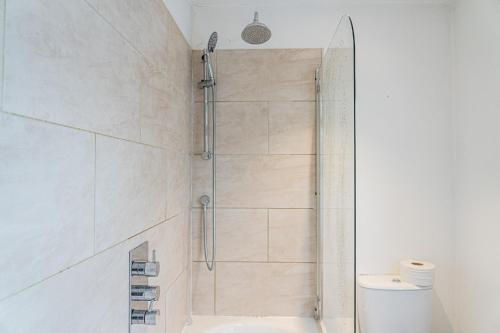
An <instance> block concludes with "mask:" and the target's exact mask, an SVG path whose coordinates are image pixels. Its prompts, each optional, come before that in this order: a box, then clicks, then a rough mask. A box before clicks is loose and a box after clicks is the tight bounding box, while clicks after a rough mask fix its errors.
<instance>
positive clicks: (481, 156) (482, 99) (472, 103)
mask: <svg viewBox="0 0 500 333" xmlns="http://www.w3.org/2000/svg"><path fill="white" fill-rule="evenodd" d="M454 32H455V54H456V56H455V72H454V75H455V77H454V82H455V93H454V97H455V98H454V110H455V114H456V119H455V140H456V141H455V145H456V146H455V147H456V157H455V166H456V167H455V183H456V189H455V193H456V200H455V212H456V217H455V219H456V248H455V249H456V253H457V259H456V267H457V271H456V276H457V283H456V292H455V294H456V295H457V299H456V300H457V302H456V323H457V327H458V329H457V332H460V333H462V332H463V333H469V332H483V333H493V332H500V315H499V314H500V312H499V309H500V305H499V304H498V297H499V295H500V268H499V266H498V262H499V261H498V260H499V259H498V258H499V257H500V242H499V235H500V130H499V124H500V95H499V87H500V64H499V60H500V1H498V0H463V1H459V2H458V4H457V8H456V10H455V21H454Z"/></svg>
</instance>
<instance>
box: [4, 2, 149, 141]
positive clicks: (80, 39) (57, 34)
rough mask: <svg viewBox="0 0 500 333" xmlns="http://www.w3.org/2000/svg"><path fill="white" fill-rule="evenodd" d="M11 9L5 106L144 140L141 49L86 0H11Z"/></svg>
mask: <svg viewBox="0 0 500 333" xmlns="http://www.w3.org/2000/svg"><path fill="white" fill-rule="evenodd" d="M6 12H7V13H8V14H7V17H6V27H7V29H6V31H5V55H4V60H5V66H4V68H5V73H4V74H5V81H4V98H5V99H4V109H5V110H6V111H9V112H13V113H18V114H23V115H26V116H30V117H34V118H39V119H43V120H49V121H53V122H57V123H61V124H65V125H69V126H74V127H78V128H83V129H88V130H93V131H97V132H99V133H104V134H109V135H113V136H117V137H120V138H127V139H132V140H136V141H138V140H140V112H141V107H143V106H144V104H141V100H143V99H144V98H148V97H147V96H141V94H143V93H144V89H143V88H142V86H143V84H144V80H145V79H146V78H148V77H149V75H150V69H149V67H148V65H147V63H146V62H145V60H144V57H143V56H142V55H141V54H139V53H137V52H136V51H135V50H134V49H133V48H132V47H131V46H130V45H129V44H128V43H127V42H126V41H125V40H123V38H121V36H120V35H119V34H118V33H117V32H116V31H115V30H114V29H113V28H112V27H111V26H110V25H109V24H108V23H107V22H105V21H104V20H103V19H102V18H101V17H100V16H99V15H97V13H96V12H95V11H94V10H93V9H92V8H90V7H89V6H88V5H87V4H86V3H85V2H83V1H63V0H53V1H48V0H44V1H35V0H19V1H9V2H7V9H6ZM148 94H149V93H148Z"/></svg>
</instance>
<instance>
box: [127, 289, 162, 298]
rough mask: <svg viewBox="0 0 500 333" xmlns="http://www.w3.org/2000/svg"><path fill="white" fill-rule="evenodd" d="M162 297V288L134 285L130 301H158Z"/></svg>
mask: <svg viewBox="0 0 500 333" xmlns="http://www.w3.org/2000/svg"><path fill="white" fill-rule="evenodd" d="M159 297H160V287H155V286H143V285H132V286H131V287H130V299H131V300H132V301H156V300H158V298H159Z"/></svg>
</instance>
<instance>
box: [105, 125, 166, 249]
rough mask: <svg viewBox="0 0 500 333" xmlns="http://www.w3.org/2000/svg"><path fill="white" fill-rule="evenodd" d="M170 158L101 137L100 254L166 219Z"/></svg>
mask: <svg viewBox="0 0 500 333" xmlns="http://www.w3.org/2000/svg"><path fill="white" fill-rule="evenodd" d="M166 160H167V157H166V154H165V152H164V151H163V150H161V149H159V148H153V147H149V146H145V145H142V144H136V143H131V142H127V141H123V140H118V139H113V138H109V137H104V136H100V135H97V140H96V206H95V238H96V240H95V241H96V244H95V247H96V251H101V250H103V249H105V248H107V247H109V246H111V245H113V244H116V243H117V242H119V241H122V240H125V239H127V238H128V237H130V236H132V235H134V234H136V233H138V232H140V231H142V230H144V229H146V228H148V227H151V226H153V225H155V224H158V223H160V222H162V221H165V219H166V197H167V175H166V172H165V170H166Z"/></svg>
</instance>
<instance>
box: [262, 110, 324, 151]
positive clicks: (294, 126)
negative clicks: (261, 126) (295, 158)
mask: <svg viewBox="0 0 500 333" xmlns="http://www.w3.org/2000/svg"><path fill="white" fill-rule="evenodd" d="M315 123H316V114H315V103H314V102H271V103H269V153H270V154H314V153H315V150H316V147H315V144H316V140H315V139H316V138H315V136H316V132H315Z"/></svg>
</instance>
